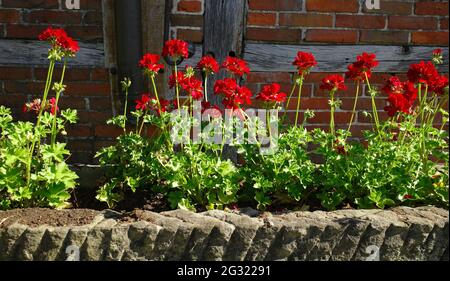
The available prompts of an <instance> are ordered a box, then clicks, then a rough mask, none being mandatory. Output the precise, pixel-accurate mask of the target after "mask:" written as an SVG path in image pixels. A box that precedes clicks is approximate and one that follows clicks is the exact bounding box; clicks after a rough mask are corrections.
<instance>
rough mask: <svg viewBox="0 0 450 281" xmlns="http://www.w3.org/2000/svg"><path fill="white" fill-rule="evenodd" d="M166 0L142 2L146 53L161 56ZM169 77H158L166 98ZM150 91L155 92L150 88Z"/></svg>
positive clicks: (146, 0)
mask: <svg viewBox="0 0 450 281" xmlns="http://www.w3.org/2000/svg"><path fill="white" fill-rule="evenodd" d="M166 5H167V4H166V0H141V7H142V41H143V46H142V47H143V51H144V53H154V54H161V51H162V47H163V44H164V40H165V30H166ZM166 77H167V75H158V77H157V78H156V84H157V87H158V89H159V91H160V92H161V94H162V95H163V96H164V92H166V91H165V89H166V79H167V78H166ZM150 91H151V92H153V90H152V89H151V88H150Z"/></svg>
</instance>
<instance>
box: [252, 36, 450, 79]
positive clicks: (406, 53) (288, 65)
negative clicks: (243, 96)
mask: <svg viewBox="0 0 450 281" xmlns="http://www.w3.org/2000/svg"><path fill="white" fill-rule="evenodd" d="M435 48H436V47H433V46H429V47H423V46H410V47H409V50H405V49H404V48H403V47H402V46H383V45H276V44H254V43H250V44H247V45H246V48H245V52H244V58H245V59H246V60H247V61H248V62H249V64H250V67H251V69H252V71H271V72H294V71H295V68H294V66H293V65H292V62H293V60H294V58H295V57H296V55H297V52H298V51H303V52H312V53H313V54H314V56H315V57H316V59H317V61H318V65H317V67H314V68H313V71H314V72H344V71H346V70H347V66H348V64H350V63H351V62H353V61H355V60H356V56H357V55H359V54H361V53H363V52H368V53H375V54H376V55H377V59H378V60H379V61H380V65H379V66H378V67H377V68H376V69H375V71H376V72H394V73H396V72H406V71H407V70H408V67H409V65H410V64H411V63H417V62H420V61H421V60H425V61H426V60H430V58H431V54H432V52H433V50H434V49H435ZM442 51H443V54H444V57H445V63H444V64H443V65H441V66H439V68H440V70H442V71H444V72H448V54H449V53H448V47H442Z"/></svg>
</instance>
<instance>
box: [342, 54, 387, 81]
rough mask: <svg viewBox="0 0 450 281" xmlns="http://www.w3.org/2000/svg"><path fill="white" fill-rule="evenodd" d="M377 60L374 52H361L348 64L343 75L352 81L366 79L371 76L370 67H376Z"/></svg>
mask: <svg viewBox="0 0 450 281" xmlns="http://www.w3.org/2000/svg"><path fill="white" fill-rule="evenodd" d="M378 64H379V62H378V61H377V60H376V55H375V54H368V53H362V54H361V55H359V56H358V57H357V59H356V62H354V63H352V64H350V65H349V66H348V71H347V72H346V73H345V77H347V78H349V79H352V80H354V81H364V80H366V75H367V77H368V78H370V77H371V76H372V69H373V68H375V67H377V66H378Z"/></svg>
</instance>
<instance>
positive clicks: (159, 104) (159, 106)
mask: <svg viewBox="0 0 450 281" xmlns="http://www.w3.org/2000/svg"><path fill="white" fill-rule="evenodd" d="M151 80H152V85H153V91H154V92H155V97H156V102H157V103H158V109H159V110H161V102H160V101H159V96H158V89H157V88H156V83H155V77H153V76H151Z"/></svg>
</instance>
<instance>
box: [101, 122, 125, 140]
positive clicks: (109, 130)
mask: <svg viewBox="0 0 450 281" xmlns="http://www.w3.org/2000/svg"><path fill="white" fill-rule="evenodd" d="M121 134H123V130H122V129H121V128H119V127H116V126H109V125H97V126H95V136H96V137H103V138H104V137H109V138H116V137H118V136H120V135H121Z"/></svg>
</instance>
